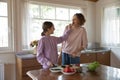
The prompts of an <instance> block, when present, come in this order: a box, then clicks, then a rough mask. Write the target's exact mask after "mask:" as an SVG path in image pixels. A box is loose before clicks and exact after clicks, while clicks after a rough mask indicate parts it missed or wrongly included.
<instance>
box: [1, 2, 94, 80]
mask: <svg viewBox="0 0 120 80" xmlns="http://www.w3.org/2000/svg"><path fill="white" fill-rule="evenodd" d="M10 1H11V3H12V1H13V6H14V8H13V11H14V12H13V13H14V15H13V19H14V21H15V23H14V31H15V32H14V33H15V34H14V51H13V52H7V53H0V62H1V63H5V64H6V65H5V80H16V67H15V65H16V61H15V53H16V52H18V51H21V46H22V43H21V40H22V39H21V33H22V31H21V17H20V13H21V12H20V1H23V0H10ZM34 1H41V2H49V3H54V4H60V5H61V4H62V5H68V6H71V7H72V6H77V7H82V8H84V9H85V14H86V16H87V18H86V20H87V22H86V23H87V25H86V26H85V27H86V29H87V32H88V40H89V41H90V42H94V41H95V3H92V2H87V1H83V0H70V1H69V0H68V1H67V0H34Z"/></svg>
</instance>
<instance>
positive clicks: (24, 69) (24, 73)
mask: <svg viewBox="0 0 120 80" xmlns="http://www.w3.org/2000/svg"><path fill="white" fill-rule="evenodd" d="M41 68H42V66H32V67H24V68H23V69H22V75H23V76H25V75H27V74H26V72H27V71H30V70H36V69H41Z"/></svg>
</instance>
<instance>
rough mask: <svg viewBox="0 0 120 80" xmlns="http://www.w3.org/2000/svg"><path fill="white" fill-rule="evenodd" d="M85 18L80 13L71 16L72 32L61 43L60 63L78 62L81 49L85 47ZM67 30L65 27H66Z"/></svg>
mask: <svg viewBox="0 0 120 80" xmlns="http://www.w3.org/2000/svg"><path fill="white" fill-rule="evenodd" d="M84 23H85V18H84V16H83V15H82V14H81V13H76V14H75V15H74V16H73V23H72V32H71V33H70V35H69V37H68V39H67V40H66V41H64V42H63V44H62V65H69V64H80V55H78V54H79V53H80V52H81V50H83V49H85V48H86V47H87V42H88V41H87V33H86V30H85V28H84V27H82V26H83V25H84ZM66 30H67V29H66Z"/></svg>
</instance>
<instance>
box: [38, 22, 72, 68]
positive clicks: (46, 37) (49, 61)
mask: <svg viewBox="0 0 120 80" xmlns="http://www.w3.org/2000/svg"><path fill="white" fill-rule="evenodd" d="M70 26H71V25H69V26H68V27H67V30H66V32H65V34H64V35H63V36H61V37H55V36H50V35H51V34H53V33H54V30H55V28H54V25H53V23H52V22H49V21H46V22H44V23H43V26H42V29H43V32H42V33H41V35H42V38H41V39H40V40H39V42H38V47H37V60H38V62H39V63H40V64H41V65H42V66H43V68H45V69H46V68H50V67H52V66H53V65H54V64H57V61H58V54H57V44H59V43H61V42H63V41H64V40H66V39H67V38H68V35H69V34H70V32H71V29H70Z"/></svg>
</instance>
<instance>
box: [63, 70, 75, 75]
mask: <svg viewBox="0 0 120 80" xmlns="http://www.w3.org/2000/svg"><path fill="white" fill-rule="evenodd" d="M61 72H62V73H63V74H64V75H73V74H75V73H76V71H73V72H64V71H63V69H62V70H61Z"/></svg>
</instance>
